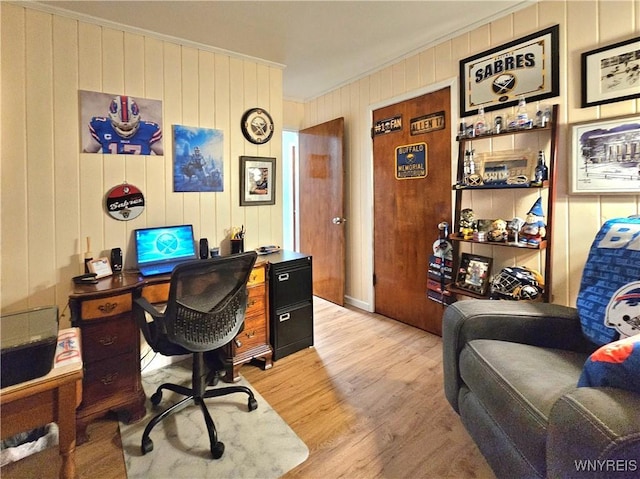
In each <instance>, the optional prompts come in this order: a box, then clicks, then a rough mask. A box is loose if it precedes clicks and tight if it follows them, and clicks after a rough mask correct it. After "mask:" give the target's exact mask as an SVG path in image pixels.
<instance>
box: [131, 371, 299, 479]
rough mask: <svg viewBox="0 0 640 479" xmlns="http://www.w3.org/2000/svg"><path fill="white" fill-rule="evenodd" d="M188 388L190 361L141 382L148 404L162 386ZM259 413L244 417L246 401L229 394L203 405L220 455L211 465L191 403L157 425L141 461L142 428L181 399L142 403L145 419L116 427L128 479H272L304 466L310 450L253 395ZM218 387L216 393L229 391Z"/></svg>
mask: <svg viewBox="0 0 640 479" xmlns="http://www.w3.org/2000/svg"><path fill="white" fill-rule="evenodd" d="M165 382H170V383H176V384H183V385H185V386H188V385H189V384H190V383H191V360H187V361H181V362H179V363H174V364H171V365H170V366H167V367H165V368H163V369H160V370H156V371H152V372H150V373H148V374H145V375H143V376H142V384H143V387H144V390H145V392H146V393H147V398H149V397H150V396H151V394H153V393H154V392H155V390H156V387H157V386H158V385H160V384H162V383H165ZM236 384H239V385H243V386H247V387H249V388H251V390H252V391H253V393H254V394H255V397H256V400H257V401H258V409H256V410H254V411H251V412H248V409H247V395H246V394H231V395H229V396H223V397H219V398H211V399H207V400H206V403H207V406H208V408H209V412H210V413H211V416H212V418H213V420H214V422H215V424H216V430H217V431H218V440H219V441H222V442H223V443H224V444H225V451H224V455H223V456H222V458H220V459H215V460H214V459H212V458H211V453H210V448H209V436H208V434H207V429H206V426H205V423H204V418H203V417H202V413H201V412H200V408H199V407H198V406H196V405H195V404H193V403H191V404H190V405H189V406H187V407H186V408H185V409H183V410H181V411H179V412H177V413H174V414H173V415H171V416H170V417H168V418H166V419H165V420H164V421H162V422H161V423H160V424H158V425H157V426H156V427H155V428H154V429H153V431H152V432H151V436H150V437H151V439H152V441H153V451H151V452H149V453H148V454H145V455H143V454H142V452H141V451H140V441H141V439H142V433H143V431H144V428H145V427H146V425H147V422H149V420H150V419H151V418H152V417H153V416H154V415H155V414H157V413H158V412H160V411H162V410H163V409H165V408H166V407H168V406H169V405H171V404H173V403H175V402H177V401H178V400H179V399H180V398H181V397H182V396H180V395H178V394H175V393H173V392H171V391H166V390H164V391H163V397H162V402H161V403H160V404H159V405H158V406H157V407H156V406H153V405H152V404H151V402H150V401H149V399H147V416H146V417H145V418H144V419H143V420H141V421H138V422H136V423H134V424H129V425H127V424H123V423H120V437H121V439H122V449H123V452H124V457H125V464H126V468H127V477H128V478H129V479H134V478H144V479H165V478H167V479H169V478H170V479H177V478H189V479H199V478H205V477H207V478H222V479H227V478H229V479H232V478H237V479H252V478H255V479H276V478H278V477H280V476H282V475H283V474H285V473H286V472H287V471H289V470H291V469H293V468H294V467H296V466H297V465H298V464H301V463H302V462H304V461H305V460H306V459H307V457H308V455H309V449H308V448H307V446H306V445H305V444H304V442H302V440H300V438H299V437H298V436H297V435H296V434H295V432H293V430H292V429H291V428H290V427H289V426H288V425H287V423H286V422H284V420H283V419H282V418H281V417H280V416H279V415H278V414H277V413H276V412H275V411H274V410H273V409H272V408H271V406H270V405H269V404H268V403H267V401H265V400H264V398H263V397H262V396H260V394H258V392H256V390H255V389H253V388H252V387H251V385H250V384H249V383H248V381H246V380H245V379H244V378H242V377H241V379H240V381H239V383H236ZM228 385H229V384H227V383H224V382H222V381H221V382H220V383H219V384H218V385H217V387H224V386H228Z"/></svg>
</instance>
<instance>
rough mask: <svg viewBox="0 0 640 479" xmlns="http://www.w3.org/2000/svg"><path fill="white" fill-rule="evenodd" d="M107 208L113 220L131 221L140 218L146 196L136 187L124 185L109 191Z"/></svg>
mask: <svg viewBox="0 0 640 479" xmlns="http://www.w3.org/2000/svg"><path fill="white" fill-rule="evenodd" d="M105 208H106V210H107V213H109V216H111V217H112V218H115V219H117V220H120V221H129V220H132V219H134V218H137V217H138V216H140V214H141V213H142V211H143V210H144V196H143V194H142V192H141V191H140V190H139V189H138V188H136V187H135V186H133V185H130V184H128V183H123V184H121V185H118V186H114V187H113V188H111V189H110V190H109V192H108V193H107V196H106V199H105Z"/></svg>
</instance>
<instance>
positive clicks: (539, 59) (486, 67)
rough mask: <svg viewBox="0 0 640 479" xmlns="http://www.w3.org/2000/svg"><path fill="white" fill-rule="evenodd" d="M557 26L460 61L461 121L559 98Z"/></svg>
mask: <svg viewBox="0 0 640 479" xmlns="http://www.w3.org/2000/svg"><path fill="white" fill-rule="evenodd" d="M558 31H559V26H558V25H554V26H552V27H549V28H546V29H544V30H541V31H539V32H537V33H533V34H531V35H527V36H525V37H522V38H518V39H517V40H513V41H511V42H509V43H505V44H503V45H500V46H498V47H496V48H492V49H491V50H487V51H484V52H482V53H478V54H477V55H473V56H470V57H468V58H464V59H463V60H460V117H465V116H470V115H474V114H476V113H477V112H478V108H479V107H483V108H484V110H485V111H491V110H499V109H502V108H506V107H508V106H512V105H516V104H517V103H518V99H519V98H520V97H524V98H525V99H526V101H527V102H530V101H537V100H543V99H545V98H550V97H554V96H558V95H559V94H560V73H559V64H560V61H559V53H558V51H559V39H558Z"/></svg>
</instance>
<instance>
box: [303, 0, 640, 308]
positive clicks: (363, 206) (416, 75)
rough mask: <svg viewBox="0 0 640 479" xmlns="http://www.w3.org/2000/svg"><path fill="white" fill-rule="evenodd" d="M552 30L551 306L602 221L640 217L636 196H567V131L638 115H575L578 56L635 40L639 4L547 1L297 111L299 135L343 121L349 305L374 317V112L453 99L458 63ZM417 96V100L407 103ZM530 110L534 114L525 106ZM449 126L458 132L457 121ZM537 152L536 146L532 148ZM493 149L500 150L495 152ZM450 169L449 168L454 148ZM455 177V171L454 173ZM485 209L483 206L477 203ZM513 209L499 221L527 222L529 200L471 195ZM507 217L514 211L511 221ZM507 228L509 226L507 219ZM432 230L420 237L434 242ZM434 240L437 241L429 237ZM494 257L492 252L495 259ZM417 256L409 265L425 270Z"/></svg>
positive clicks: (602, 111)
mask: <svg viewBox="0 0 640 479" xmlns="http://www.w3.org/2000/svg"><path fill="white" fill-rule="evenodd" d="M554 24H559V25H560V52H559V53H560V77H561V80H560V96H559V97H557V98H553V99H550V100H549V102H550V103H558V104H559V107H560V113H559V116H560V120H559V122H560V142H559V150H558V151H559V158H558V183H557V203H556V209H555V212H554V214H555V221H554V225H553V226H554V248H555V250H554V271H553V276H554V278H553V279H554V284H553V294H554V299H553V302H556V303H560V304H568V305H575V297H576V295H577V292H578V288H579V285H580V284H579V281H580V276H581V274H582V269H583V267H584V263H585V260H586V257H587V253H588V250H589V247H590V245H591V241H592V240H593V237H594V236H595V234H596V232H597V231H598V229H599V227H600V225H601V224H602V222H603V221H605V220H606V219H608V218H613V217H618V216H627V215H632V214H639V213H640V196H639V195H588V196H582V195H580V196H576V195H569V194H568V181H569V180H568V163H569V155H570V154H571V152H570V149H571V147H570V144H569V139H568V135H569V127H568V125H569V124H571V123H576V122H583V121H589V120H595V119H600V118H611V117H616V116H620V115H627V114H633V113H638V112H640V102H639V101H638V100H628V101H623V102H617V103H613V104H609V105H603V106H599V107H591V108H584V109H583V108H580V82H581V76H580V54H581V53H582V52H584V51H589V50H592V49H595V48H598V47H600V46H605V45H609V44H613V43H616V42H618V41H622V40H624V39H628V38H632V37H633V36H637V35H638V33H639V32H640V1H638V0H620V1H609V0H597V1H579V2H576V1H572V0H563V1H551V0H542V1H541V2H539V3H537V4H535V5H533V6H530V7H527V8H525V9H522V10H518V11H516V12H514V13H511V14H509V15H506V16H504V17H502V18H499V19H496V20H494V21H492V22H491V23H489V24H486V25H482V26H480V27H477V28H474V29H473V30H471V31H468V32H466V33H463V34H459V35H455V36H452V38H450V39H447V40H445V41H442V42H440V43H438V44H435V45H431V46H427V47H425V49H424V50H423V51H421V52H419V53H416V54H413V55H411V56H408V57H406V58H404V59H401V60H399V61H397V62H396V63H394V64H391V65H389V66H387V67H386V68H384V69H382V70H380V71H377V72H375V73H372V74H369V75H365V76H363V77H362V78H359V79H356V80H354V81H353V82H351V83H349V84H347V85H345V86H343V87H341V88H339V89H336V90H334V91H330V92H328V93H326V94H324V95H322V96H319V97H318V98H314V99H312V100H310V101H308V102H307V103H306V104H305V109H304V120H303V127H308V126H311V125H314V124H318V123H322V122H324V121H328V120H330V119H333V118H337V117H340V116H343V117H344V118H345V123H346V129H347V142H348V144H347V146H346V152H347V157H348V159H347V185H346V186H347V188H346V195H347V196H346V197H347V200H346V201H347V218H348V222H347V223H346V225H347V238H348V244H347V272H348V273H347V286H346V288H347V291H346V294H347V301H348V302H349V303H351V304H354V305H356V306H359V307H362V308H364V309H367V310H370V311H372V310H374V298H373V287H372V284H371V282H372V274H373V268H372V258H373V252H372V245H373V227H374V225H373V224H372V220H371V216H372V202H373V194H372V175H371V168H372V157H371V138H370V134H369V131H370V128H371V109H372V105H378V104H381V103H387V104H392V103H395V101H394V99H395V98H397V97H406V96H407V95H410V94H411V92H413V91H416V90H419V89H425V88H428V87H429V86H431V85H439V84H443V83H445V84H446V83H452V82H453V84H455V87H454V88H453V89H452V95H454V96H456V97H457V95H458V91H457V83H456V82H457V76H458V72H459V61H460V60H461V59H463V58H466V57H468V56H470V55H473V54H475V53H480V52H482V51H485V50H488V49H490V48H492V47H495V46H498V45H501V44H503V43H506V42H508V41H510V40H513V39H516V38H520V37H522V36H525V35H527V34H530V33H534V32H537V31H539V30H542V29H543V28H546V27H548V26H551V25H554ZM414 96H416V95H414ZM531 107H533V106H531ZM452 114H453V115H455V117H454V118H453V119H451V121H452V122H453V123H454V124H456V125H457V124H458V118H457V112H456V111H453V112H452ZM534 147H535V146H534ZM496 148H497V149H502V148H507V146H505V145H499V147H498V145H496ZM453 155H454V157H453V158H452V162H454V164H455V161H456V160H457V159H456V158H455V156H457V148H454V149H453ZM454 171H455V169H454ZM483 202H487V203H483ZM500 202H502V203H508V204H513V205H514V208H513V210H509V211H505V213H504V214H505V215H514V214H515V213H516V212H517V213H518V214H519V215H525V214H526V212H527V211H528V208H529V207H530V206H531V204H532V203H533V201H532V200H531V199H530V198H527V199H522V200H520V201H515V198H512V194H511V193H506V194H505V192H497V193H495V194H493V195H492V194H489V195H483V196H482V198H480V197H479V196H474V198H473V202H472V207H473V208H474V209H475V210H476V211H482V210H483V208H487V207H490V206H491V204H496V203H500ZM511 211H512V212H511ZM509 219H510V218H509ZM435 226H436V225H434V231H431V232H425V234H434V233H435ZM434 239H435V238H434ZM496 249H498V248H494V250H496ZM427 254H429V252H426V251H425V257H423V258H416V261H422V262H424V263H425V270H426V255H427ZM494 256H498V257H499V258H498V259H499V261H498V262H499V263H500V262H501V263H503V264H505V263H508V262H512V264H522V263H525V264H530V265H532V266H535V264H536V261H537V260H536V259H534V258H531V257H524V256H523V255H520V256H515V257H511V259H508V258H506V257H504V252H502V253H494Z"/></svg>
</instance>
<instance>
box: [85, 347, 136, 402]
mask: <svg viewBox="0 0 640 479" xmlns="http://www.w3.org/2000/svg"><path fill="white" fill-rule="evenodd" d="M83 347H84V345H83ZM139 363H140V358H139V357H137V355H136V353H135V352H130V353H126V354H121V355H120V356H116V357H111V358H109V359H105V360H104V361H100V362H98V363H93V364H89V365H85V370H84V381H83V391H82V402H83V404H85V405H93V404H95V403H96V402H98V401H101V400H104V399H111V398H113V397H114V396H131V395H133V394H134V393H136V392H137V371H138V368H139Z"/></svg>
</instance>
